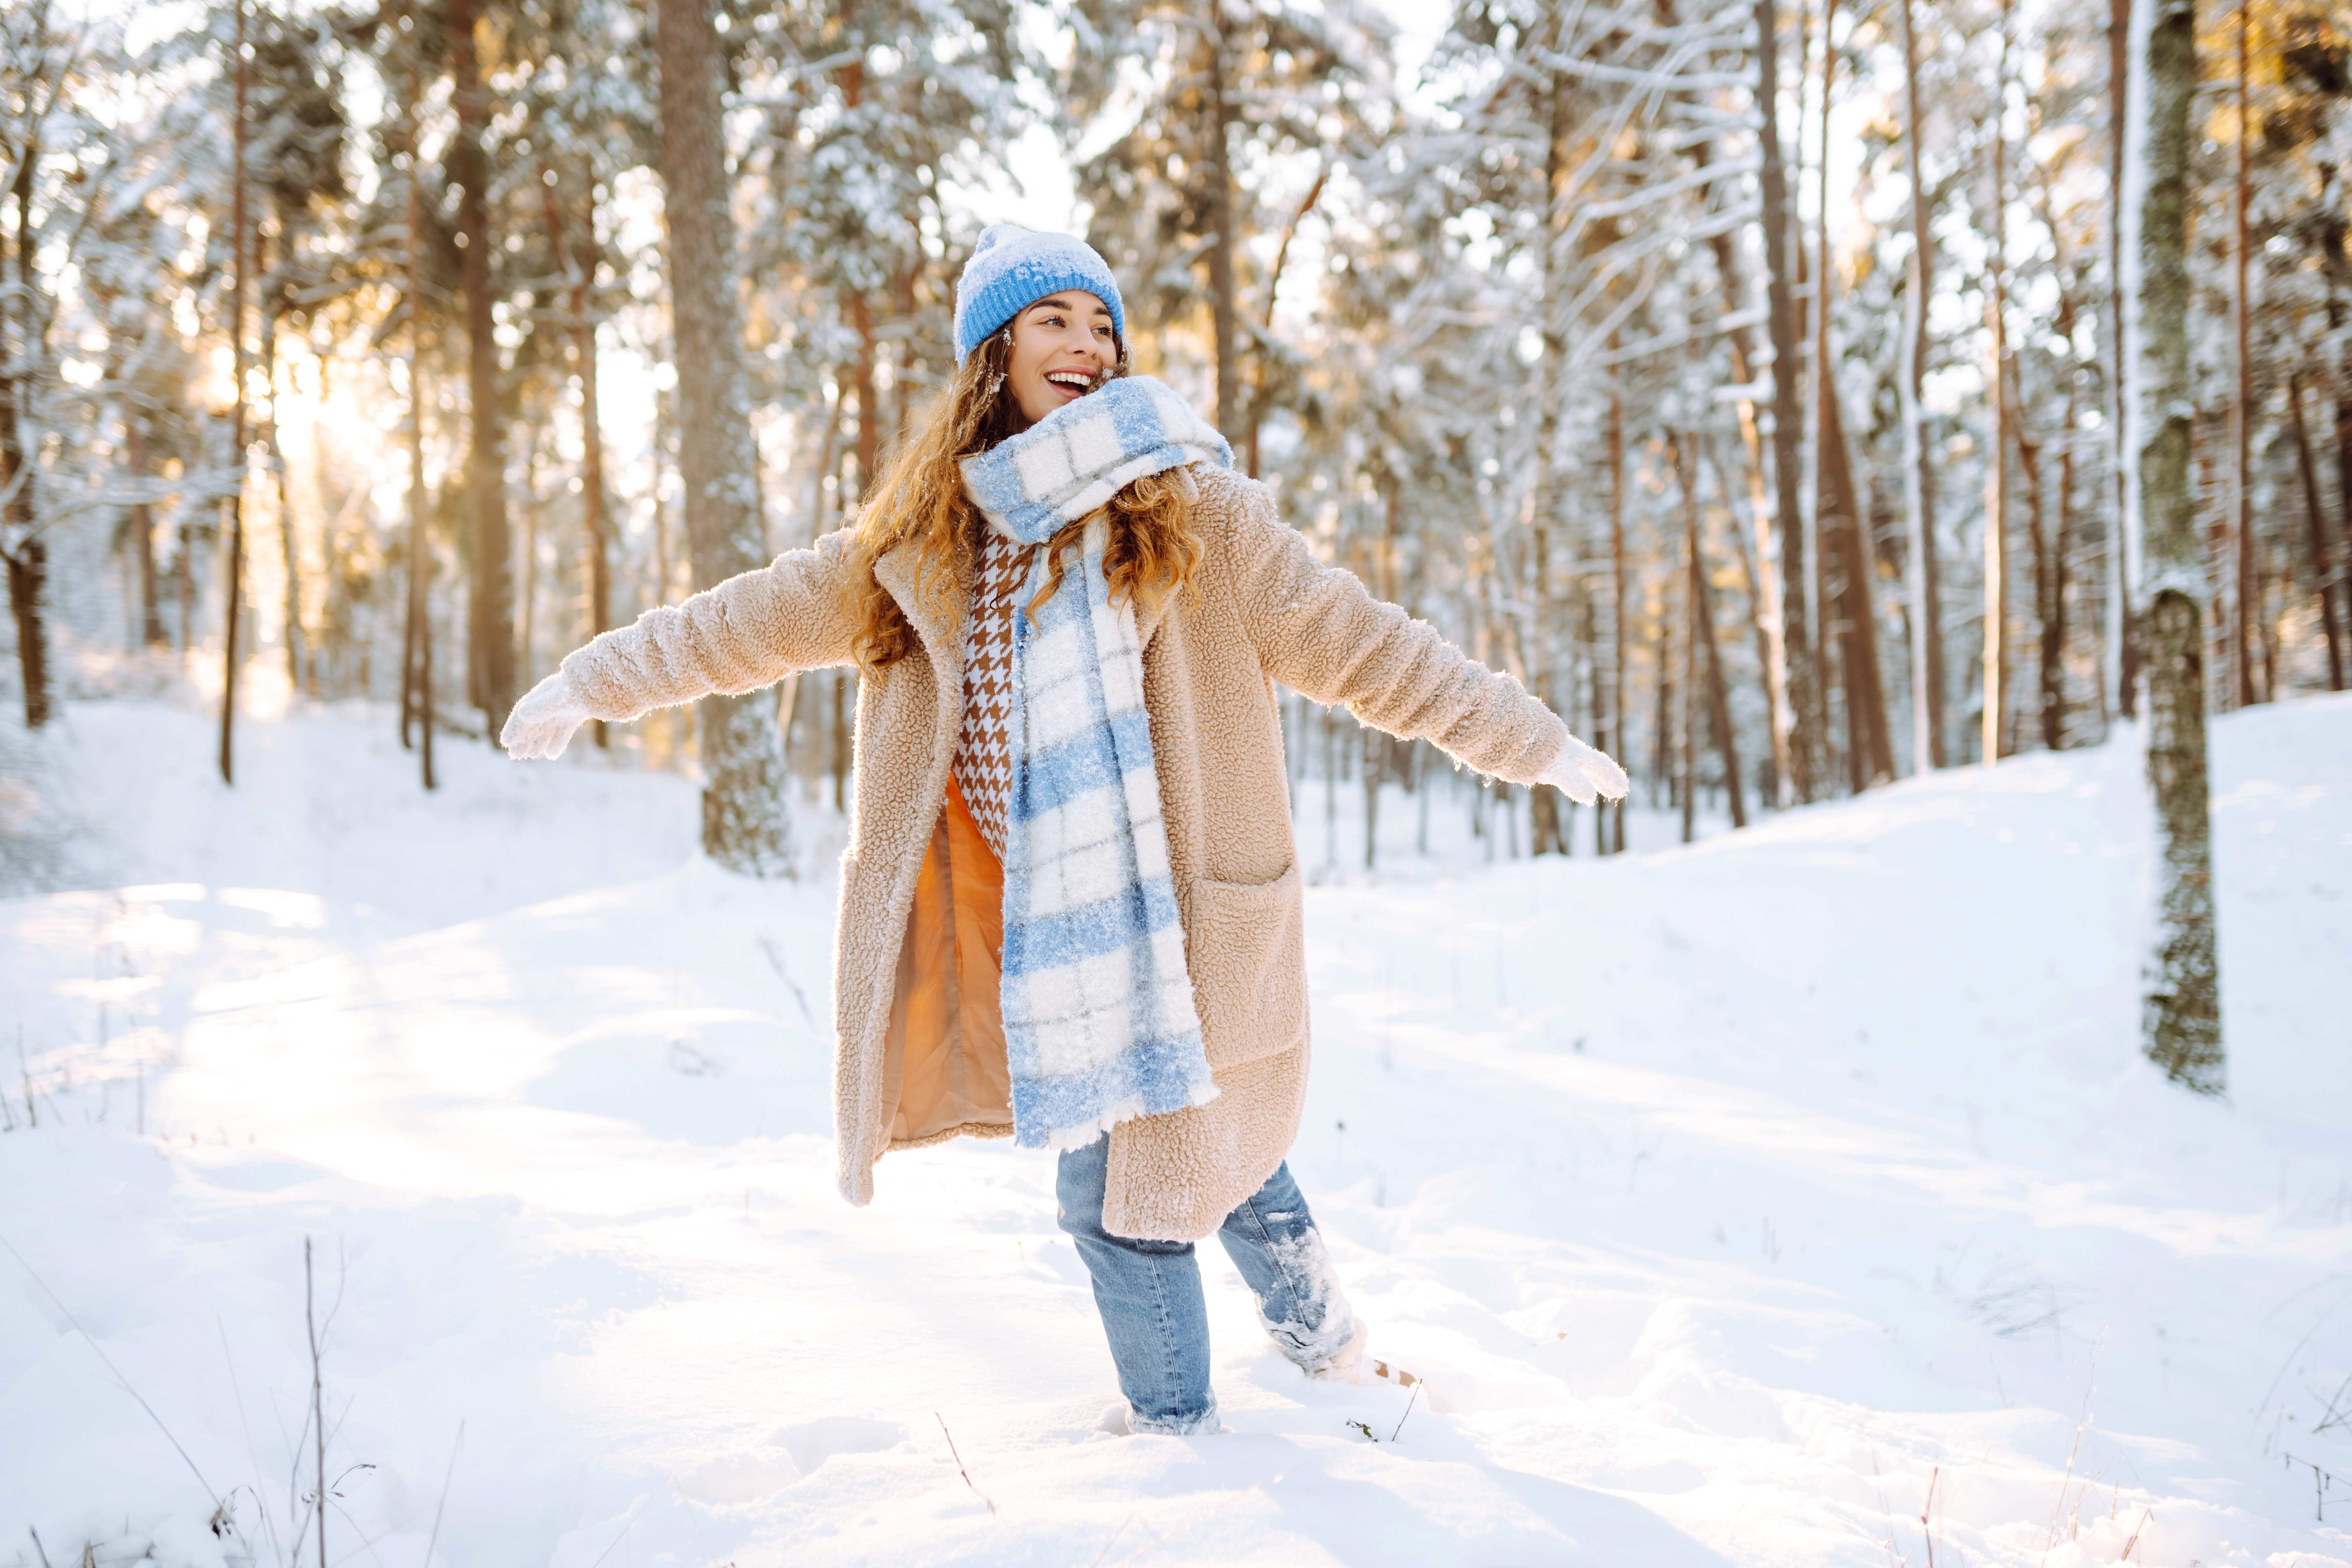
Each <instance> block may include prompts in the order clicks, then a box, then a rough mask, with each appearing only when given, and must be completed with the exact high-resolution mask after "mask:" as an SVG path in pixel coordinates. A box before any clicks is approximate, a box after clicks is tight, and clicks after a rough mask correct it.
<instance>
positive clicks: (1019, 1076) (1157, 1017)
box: [963, 376, 1234, 1149]
mask: <svg viewBox="0 0 2352 1568" xmlns="http://www.w3.org/2000/svg"><path fill="white" fill-rule="evenodd" d="M1233 460H1234V459H1233V449H1232V448H1231V447H1228V446H1226V445H1225V439H1224V437H1222V436H1220V435H1218V434H1217V432H1216V431H1215V430H1214V429H1213V427H1211V426H1209V424H1208V423H1207V422H1206V421H1204V420H1203V419H1202V417H1201V416H1199V415H1197V414H1195V413H1194V412H1193V411H1192V406H1191V405H1189V404H1187V403H1185V402H1184V400H1183V399H1182V398H1181V397H1179V396H1177V395H1175V394H1174V393H1173V392H1171V391H1170V390H1169V389H1168V388H1167V387H1166V386H1164V385H1162V384H1160V383H1159V382H1157V381H1155V380H1153V379H1151V378H1150V377H1149V376H1127V377H1123V378H1121V379H1118V380H1116V381H1111V382H1108V383H1106V384H1104V385H1103V386H1102V387H1101V388H1100V389H1098V390H1097V391H1095V392H1091V393H1089V394H1087V395H1086V396H1084V397H1081V398H1079V399H1078V400H1076V402H1074V403H1070V404H1066V405H1063V406H1062V407H1060V408H1057V409H1055V411H1054V412H1053V413H1051V414H1049V415H1047V416H1045V418H1043V419H1041V420H1039V421H1038V422H1037V423H1036V424H1035V425H1034V426H1030V427H1029V428H1028V429H1027V430H1024V431H1023V432H1022V433H1021V434H1020V435H1018V436H1015V437H1013V438H1012V439H1011V440H1009V441H1005V442H1003V443H1001V444H1000V445H998V446H996V447H992V448H991V449H990V450H988V451H986V452H983V453H982V454H981V455H980V456H978V457H974V458H965V459H964V460H963V478H964V488H965V489H966V491H967V492H968V493H969V494H970V495H971V499H972V501H973V504H975V505H976V506H978V507H979V508H980V510H981V511H982V514H983V515H984V516H986V518H987V519H988V521H989V523H990V525H991V526H992V527H994V528H995V529H997V530H998V531H1000V532H1002V533H1003V534H1004V535H1006V536H1007V537H1008V538H1011V539H1013V540H1015V541H1017V542H1020V543H1023V544H1040V543H1043V542H1045V541H1046V540H1049V539H1051V538H1052V537H1053V536H1054V535H1055V533H1056V532H1058V531H1060V530H1061V529H1062V527H1063V526H1064V525H1065V524H1066V523H1070V522H1075V521H1078V520H1080V519H1082V518H1088V517H1089V516H1091V521H1088V522H1087V528H1086V531H1085V535H1084V542H1083V543H1082V544H1081V545H1080V546H1079V547H1078V551H1077V552H1076V553H1077V554H1078V556H1079V559H1077V560H1075V561H1074V560H1070V559H1068V555H1067V554H1066V556H1065V575H1064V577H1063V579H1062V586H1061V588H1060V590H1059V591H1058V592H1056V593H1055V595H1054V596H1053V597H1052V598H1051V599H1049V600H1047V601H1046V602H1045V604H1044V605H1041V606H1039V607H1038V610H1037V613H1036V616H1035V618H1034V621H1033V620H1032V619H1031V617H1030V616H1027V615H1016V616H1014V617H1013V696H1014V701H1013V733H1012V735H1011V736H1010V737H1009V740H1010V742H1011V750H1012V753H1013V790H1012V795H1011V798H1010V799H1009V801H1008V802H1007V804H1006V812H1005V816H1006V821H1005V828H1004V963H1003V1015H1004V1037H1005V1044H1006V1048H1007V1054H1008V1056H1009V1058H1010V1059H1011V1068H1012V1078H1013V1140H1014V1142H1018V1143H1021V1144H1024V1145H1025V1146H1028V1147H1030V1148H1039V1149H1046V1148H1051V1149H1076V1148H1083V1147H1085V1146H1086V1145H1087V1144H1088V1143H1091V1142H1094V1140H1095V1139H1096V1138H1097V1137H1099V1136H1100V1135H1101V1134H1103V1133H1104V1132H1106V1131H1109V1130H1110V1129H1111V1128H1112V1127H1113V1126H1115V1125H1117V1124H1118V1123H1119V1122H1121V1121H1128V1120H1129V1119H1130V1118H1133V1117H1137V1116H1156V1115H1160V1114H1162V1113H1164V1112H1167V1111H1171V1110H1182V1109H1183V1108H1184V1107H1186V1106H1188V1105H1200V1104H1203V1103H1205V1102H1207V1101H1208V1100H1213V1099H1214V1098H1215V1097H1216V1093H1217V1089H1216V1085H1215V1084H1214V1083H1213V1082H1212V1081H1211V1080H1210V1078H1209V1058H1208V1056H1207V1054H1206V1053H1205V1052H1204V1051H1203V1049H1202V1045H1201V1023H1200V1017H1199V1015H1198V1014H1197V1013H1196V1012H1195V1010H1194V1008H1193V1005H1192V977H1191V976H1190V975H1189V974H1188V973H1186V972H1185V968H1184V930H1183V926H1182V925H1181V922H1180V921H1179V920H1178V918H1177V910H1176V890H1175V883H1174V881H1173V879H1171V876H1170V874H1169V868H1168V829H1167V825H1166V824H1165V823H1163V822H1162V821H1161V820H1160V777H1159V774H1158V773H1157V772H1156V771H1155V769H1154V767H1153V765H1152V754H1151V727H1150V721H1149V720H1148V718H1147V717H1146V715H1145V713H1144V708H1143V651H1142V644H1141V641H1140V639H1139V637H1138V636H1137V632H1136V625H1135V607H1134V605H1132V604H1131V603H1128V604H1119V605H1113V604H1112V603H1111V602H1110V591H1109V586H1108V583H1107V581H1106V580H1105V578H1104V575H1103V550H1104V547H1105V545H1106V544H1107V543H1108V540H1109V523H1108V521H1107V519H1106V518H1105V517H1103V516H1102V515H1101V509H1102V507H1103V505H1104V503H1106V502H1107V501H1108V500H1110V499H1111V498H1112V497H1113V496H1115V495H1117V494H1118V492H1119V490H1120V489H1123V488H1125V487H1126V485H1127V484H1128V483H1129V481H1131V480H1134V479H1140V478H1141V477H1143V476H1144V475H1147V474H1156V473H1160V472H1161V471H1162V470H1164V469H1168V468H1178V467H1181V466H1182V465H1184V464H1187V463H1199V462H1214V463H1217V464H1220V465H1223V466H1226V467H1230V466H1231V465H1232V463H1233ZM1045 571H1046V562H1045V552H1044V551H1039V552H1037V560H1036V562H1035V564H1034V566H1033V567H1032V569H1031V574H1030V578H1029V581H1028V582H1027V584H1024V586H1023V587H1022V588H1021V589H1019V590H1017V592H1018V594H1019V595H1020V598H1019V603H1021V604H1022V605H1027V604H1028V603H1029V601H1030V600H1031V599H1033V598H1034V596H1035V595H1036V593H1037V591H1038V589H1040V588H1041V587H1043V586H1044V584H1045Z"/></svg>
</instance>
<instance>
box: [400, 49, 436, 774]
mask: <svg viewBox="0 0 2352 1568" xmlns="http://www.w3.org/2000/svg"><path fill="white" fill-rule="evenodd" d="M411 47H412V50H413V48H414V47H415V40H411ZM418 89H419V83H418V81H417V67H416V61H415V55H414V53H412V54H411V56H410V58H409V68H408V98H407V101H406V103H405V104H404V106H403V108H404V114H403V115H402V119H403V121H404V124H405V128H406V130H407V133H408V240H407V244H406V245H405V246H404V247H403V251H402V257H401V264H402V282H403V283H404V286H405V287H406V289H407V290H408V431H407V436H408V635H407V637H406V638H405V639H404V645H403V647H402V657H401V661H400V665H401V679H400V694H401V704H400V739H401V742H402V744H404V745H405V744H406V743H407V742H408V726H409V721H410V718H411V715H412V713H413V714H414V716H415V719H416V720H417V721H418V723H417V735H418V739H417V755H418V761H419V764H420V767H421V769H422V773H421V776H422V778H423V780H424V784H425V788H426V789H428V790H429V789H431V788H433V787H434V785H435V784H436V780H435V779H434V776H433V600H432V593H431V589H432V581H433V542H432V541H431V540H430V539H428V538H427V537H426V536H425V516H426V511H427V509H426V507H425V280H424V275H423V269H422V268H421V267H420V266H419V264H418V249H419V247H420V246H421V244H422V238H423V235H424V231H425V198H424V193H423V189H422V185H421V180H420V175H421V174H422V171H421V170H420V169H419V168H418V167H417V161H416V143H417V135H416V100H417V98H418Z"/></svg>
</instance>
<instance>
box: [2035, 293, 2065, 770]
mask: <svg viewBox="0 0 2352 1568" xmlns="http://www.w3.org/2000/svg"><path fill="white" fill-rule="evenodd" d="M2073 320H2074V311H2073V310H2072V309H2071V308H2069V309H2065V310H2062V312H2061V321H2060V325H2061V328H2062V331H2063V328H2064V327H2065V326H2068V325H2071V324H2072V322H2073ZM2074 412H2075V408H2074V383H2073V381H2072V379H2071V378H2070V379H2069V382H2068V384H2067V389H2066V420H2065V424H2064V425H2063V426H2062V427H2061V430H2060V436H2061V440H2060V444H2059V447H2058V521H2057V526H2056V527H2055V528H2054V529H2053V530H2052V531H2051V534H2050V546H2049V555H2048V565H2047V569H2046V571H2045V569H2044V566H2043V558H2042V505H2041V496H2042V487H2041V481H2040V480H2039V479H2036V480H2034V481H2033V485H2034V489H2033V494H2034V507H2033V511H2032V518H2033V547H2034V567H2033V574H2034V591H2035V593H2036V595H2038V598H2039V603H2040V605H2041V610H2040V615H2041V617H2042V745H2043V746H2045V747H2047V748H2048V749H2049V750H2051V751H2053V752H2057V751H2063V750H2064V749H2065V745H2066V546H2067V543H2068V541H2069V540H2070V539H2071V538H2072V537H2073V534H2074V529H2073V527H2072V526H2071V523H2072V521H2073V518H2074Z"/></svg>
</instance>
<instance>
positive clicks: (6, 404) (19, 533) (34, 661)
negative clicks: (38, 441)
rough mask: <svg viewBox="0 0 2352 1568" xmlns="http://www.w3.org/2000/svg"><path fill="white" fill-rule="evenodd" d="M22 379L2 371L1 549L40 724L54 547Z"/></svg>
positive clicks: (45, 705)
mask: <svg viewBox="0 0 2352 1568" xmlns="http://www.w3.org/2000/svg"><path fill="white" fill-rule="evenodd" d="M20 249H21V247H20ZM19 259H20V261H21V259H22V258H21V257H20V258H19ZM30 358H31V356H30V355H29V354H19V355H18V356H17V363H19V364H25V363H28V362H29V360H30ZM20 384H21V383H20V381H19V380H18V379H17V378H16V377H14V376H0V491H5V493H6V494H7V497H8V500H7V503H6V507H5V512H0V518H5V522H6V525H7V527H6V534H7V538H6V548H5V550H0V554H5V556H6V557H7V563H8V611H9V615H10V616H12V617H13V618H14V620H15V622H16V671H17V675H18V678H19V679H20V681H21V683H22V685H23V687H24V691H25V728H26V729H27V730H37V729H39V728H40V727H41V726H42V725H44V724H46V723H47V722H48V721H49V639H48V632H47V628H46V627H45V626H43V624H42V618H41V595H42V594H43V593H44V592H45V591H46V589H47V584H48V576H49V549H48V544H47V542H46V541H44V540H43V539H42V538H41V536H40V534H39V533H38V532H37V521H36V519H35V516H34V511H33V476H32V474H31V473H30V472H28V471H27V470H26V455H25V438H24V432H23V429H22V427H21V426H20V425H19V424H18V421H17V412H16V395H17V390H18V388H19V386H20Z"/></svg>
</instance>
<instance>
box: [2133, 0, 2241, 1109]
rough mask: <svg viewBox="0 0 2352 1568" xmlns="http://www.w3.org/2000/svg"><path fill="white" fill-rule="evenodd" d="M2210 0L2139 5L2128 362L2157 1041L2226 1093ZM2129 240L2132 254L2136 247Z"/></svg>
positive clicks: (2181, 1078)
mask: <svg viewBox="0 0 2352 1568" xmlns="http://www.w3.org/2000/svg"><path fill="white" fill-rule="evenodd" d="M2196 28H2197V18H2196V6H2195V0H2149V3H2147V4H2144V5H2140V6H2138V7H2137V8H2136V10H2135V13H2134V16H2133V30H2134V33H2135V35H2136V37H2135V42H2136V44H2137V46H2138V47H2136V49H2135V50H2134V53H2135V56H2136V58H2135V59H2134V61H2133V69H2134V75H2135V76H2136V77H2137V79H2138V82H2140V83H2144V84H2145V87H2146V90H2145V91H2144V92H2139V93H2135V94H2134V97H2135V99H2137V100H2139V101H2140V102H2141V104H2142V105H2143V107H2142V108H2140V109H2138V110H2136V111H2135V112H2137V113H2138V114H2139V115H2140V116H2141V124H2142V130H2141V132H2140V134H2139V135H2138V136H2136V137H2135V138H2134V141H2135V142H2136V143H2137V145H2136V146H2135V147H2134V149H2133V151H2134V152H2135V153H2137V157H2138V160H2139V161H2140V163H2141V166H2140V168H2139V169H2137V171H2135V172H2136V173H2137V175H2138V178H2137V180H2136V181H2134V180H2127V182H2126V186H2127V188H2136V189H2137V191H2138V192H2139V193H2140V195H2139V200H2138V201H2137V204H2136V209H2137V210H2133V211H2128V212H2126V218H2127V219H2129V220H2130V221H2131V223H2132V227H2133V230H2134V232H2133V234H2132V236H2131V241H2132V247H2131V248H2135V249H2136V250H2137V262H2138V274H2139V275H2138V278H2137V289H2136V290H2135V297H2134V298H2133V299H2132V300H2129V301H2127V305H2128V307H2129V310H2130V315H2129V317H2128V318H2127V320H2126V327H2127V328H2128V329H2129V330H2128V332H2127V336H2126V354H2127V356H2128V357H2127V358H2126V362H2125V363H2126V365H2127V366H2128V367H2129V369H2130V370H2131V372H2132V373H2133V374H2132V378H2131V384H2130V385H2129V386H2128V387H2127V388H2126V393H2127V395H2126V418H2127V420H2128V421H2129V436H2130V440H2129V450H2130V451H2131V454H2132V458H2133V461H2134V464H2135V472H2134V475H2133V478H2134V480H2135V486H2136V492H2137V493H2136V498H2135V499H2136V500H2137V506H2136V509H2135V511H2136V515H2134V516H2133V517H2131V518H2130V519H2129V520H2128V521H2129V522H2130V523H2132V524H2134V525H2136V531H2137V534H2138V541H2137V549H2136V550H2134V551H2133V554H2134V556H2135V557H2136V558H2137V559H2138V560H2139V562H2140V563H2141V579H2140V586H2141V601H2142V603H2143V604H2144V605H2146V608H2145V609H2144V610H2143V611H2142V612H2141V614H2140V615H2139V616H2138V617H2137V621H2138V626H2137V630H2138V632H2139V643H2140V651H2141V654H2142V657H2143V658H2145V659H2146V661H2147V707H2148V714H2147V778H2148V785H2149V788H2150V790H2151V792H2152V793H2153V795H2154V796H2155V804H2156V816H2157V825H2158V845H2159V867H2160V869H2159V881H2158V895H2157V908H2156V911H2155V912H2156V928H2157V929H2156V940H2155V943H2154V948H2153V951H2152V952H2151V954H2150V957H2149V963H2148V967H2147V973H2146V976H2145V984H2146V986H2147V989H2146V991H2145V992H2144V993H2143V1006H2142V1010H2141V1042H2142V1047H2143V1049H2145V1050H2146V1052H2147V1055H2148V1057H2149V1058H2150V1059H2151V1060H2153V1061H2155V1062H2156V1063H2157V1065H2158V1066H2159V1067H2161V1068H2163V1069H2164V1071H2165V1072H2166V1074H2167V1075H2168V1076H2169V1077H2170V1078H2171V1079H2173V1080H2174V1081H2175V1082H2178V1083H2179V1084H2182V1085H2183V1086H2185V1087H2187V1088H2189V1089H2194V1090H2197V1091H2198V1092H2200V1093H2204V1094H2219V1093H2220V1092H2221V1090H2222V1089H2223V1087H2224V1086H2225V1083H2226V1081H2227V1077H2226V1070H2225V1062H2224V1059H2223V1055H2222V1041H2221V972H2220V964H2219V959H2218V952H2217V945H2218V944H2217V942H2216V933H2215V929H2214V900H2213V858H2212V824H2211V817H2210V812H2209V809H2208V805H2207V787H2208V786H2207V782H2206V757H2205V671H2204V647H2203V636H2204V633H2203V625H2202V623H2203V612H2204V602H2205V595H2206V586H2205V584H2206V574H2205V564H2204V560H2203V552H2201V550H2200V547H2199V542H2198V538H2197V520H2196V506H2195V499H2194V497H2193V496H2192V494H2191V493H2190V489H2189V266H2188V237H2189V106H2190V100H2191V99H2192V98H2193V97H2194V96H2195V93H2196V90H2197V31H2196ZM2127 253H2128V252H2127Z"/></svg>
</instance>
